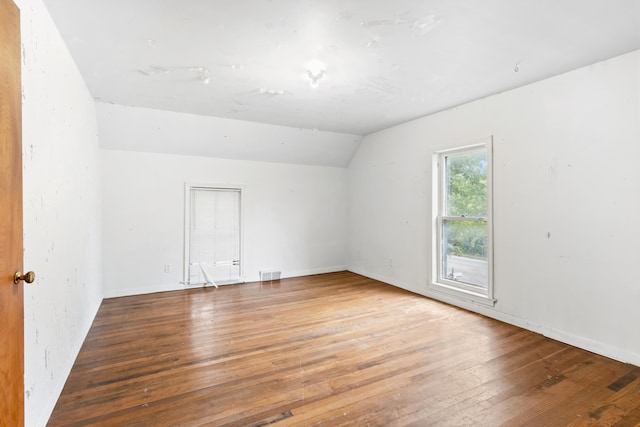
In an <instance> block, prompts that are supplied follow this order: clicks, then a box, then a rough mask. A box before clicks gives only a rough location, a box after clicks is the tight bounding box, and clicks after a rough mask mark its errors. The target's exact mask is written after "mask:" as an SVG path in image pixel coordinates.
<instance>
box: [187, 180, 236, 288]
mask: <svg viewBox="0 0 640 427" xmlns="http://www.w3.org/2000/svg"><path fill="white" fill-rule="evenodd" d="M189 191H190V194H189V195H190V197H189V198H190V206H189V208H190V209H189V211H190V212H189V228H188V233H189V237H188V242H189V243H188V252H189V263H188V284H190V285H197V284H215V285H220V284H228V283H237V282H240V278H241V269H240V268H241V265H240V254H241V251H240V249H241V248H240V206H241V204H240V202H241V200H240V198H241V191H240V189H227V188H206V187H191V189H190V190H189Z"/></svg>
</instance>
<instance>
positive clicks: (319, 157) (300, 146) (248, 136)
mask: <svg viewBox="0 0 640 427" xmlns="http://www.w3.org/2000/svg"><path fill="white" fill-rule="evenodd" d="M96 110H97V113H98V125H99V129H100V147H102V148H106V149H109V150H125V151H141V152H149V153H166V154H183V155H190V156H205V157H217V158H223V159H238V160H254V161H263V162H280V163H292V164H302V165H314V166H335V167H343V168H346V167H347V166H349V162H350V161H351V158H352V157H353V154H354V153H355V151H356V149H357V148H358V145H359V144H360V141H362V136H360V135H352V134H346V133H338V132H326V131H320V130H316V129H300V128H292V127H287V126H276V125H271V124H266V123H254V122H247V121H243V120H232V119H223V118H220V117H208V116H198V115H195V114H187V113H177V112H171V111H163V110H155V109H151V108H140V107H127V106H124V105H114V104H107V103H104V102H97V103H96ZM177 142H179V143H177Z"/></svg>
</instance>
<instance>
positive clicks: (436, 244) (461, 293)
mask: <svg viewBox="0 0 640 427" xmlns="http://www.w3.org/2000/svg"><path fill="white" fill-rule="evenodd" d="M478 149H485V150H486V152H487V204H488V206H487V216H486V221H487V269H488V276H489V277H488V283H487V289H486V290H485V289H480V288H479V287H476V286H473V285H469V284H464V283H461V282H456V281H454V280H447V279H446V278H442V277H441V269H442V262H441V259H442V244H441V242H442V222H443V219H452V218H451V217H446V216H444V215H441V213H442V212H443V211H444V197H445V193H446V189H445V185H446V182H445V170H444V167H443V163H444V162H442V159H443V158H444V157H445V156H449V155H455V154H460V153H464V152H468V151H473V150H478ZM432 170H433V181H432V204H431V206H432V216H431V218H432V238H431V245H432V248H431V253H432V256H431V278H430V280H429V288H430V289H431V290H433V291H435V292H439V293H443V294H446V295H447V296H451V297H454V298H458V299H463V300H465V301H472V302H477V303H480V304H484V305H490V306H493V305H495V303H496V300H495V299H494V293H493V138H492V137H491V136H489V137H486V138H482V139H479V140H477V141H473V142H472V143H470V144H469V145H465V146H463V147H456V148H453V149H446V150H440V151H436V152H434V153H433V166H432ZM455 219H462V218H457V217H456V218H455ZM474 220H477V219H474Z"/></svg>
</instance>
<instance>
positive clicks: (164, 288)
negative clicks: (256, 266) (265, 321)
mask: <svg viewBox="0 0 640 427" xmlns="http://www.w3.org/2000/svg"><path fill="white" fill-rule="evenodd" d="M345 270H347V266H346V265H338V266H333V267H321V268H312V269H307V270H294V271H283V272H282V275H281V276H280V277H281V278H282V279H286V278H290V277H302V276H311V275H314V274H325V273H335V272H338V271H345ZM244 281H245V282H259V281H260V275H259V274H253V275H250V276H247V277H245V279H244ZM193 288H197V286H185V285H184V284H182V283H176V284H165V285H155V286H138V287H131V288H124V289H105V290H104V297H105V298H118V297H128V296H132V295H144V294H154V293H156V292H169V291H180V290H184V289H193Z"/></svg>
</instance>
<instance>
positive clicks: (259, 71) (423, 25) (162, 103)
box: [45, 0, 640, 135]
mask: <svg viewBox="0 0 640 427" xmlns="http://www.w3.org/2000/svg"><path fill="white" fill-rule="evenodd" d="M45 3H46V5H47V7H48V9H49V10H50V13H51V15H52V17H53V19H54V21H55V22H56V24H57V26H58V28H59V29H60V32H61V33H62V35H63V37H64V39H65V41H66V43H67V44H68V46H69V49H70V51H71V53H72V55H73V57H74V58H75V60H76V62H77V64H78V66H79V68H80V70H81V73H82V74H83V76H84V78H85V79H86V81H87V84H88V87H89V89H90V91H91V93H92V94H93V96H94V97H95V98H96V100H98V101H102V102H105V103H114V104H121V105H125V106H137V107H146V108H151V109H159V110H168V111H175V112H181V113H191V114H197V115H205V116H213V117H217V118H226V119H235V120H244V121H252V122H259V123H267V124H275V125H281V126H289V127H294V128H303V129H313V130H320V131H330V132H338V133H345V134H352V135H366V134H369V133H372V132H375V131H378V130H381V129H384V128H387V127H390V126H393V125H396V124H399V123H403V122H406V121H409V120H411V119H414V118H417V117H421V116H424V115H428V114H431V113H434V112H437V111H441V110H444V109H447V108H450V107H453V106H456V105H460V104H462V103H465V102H468V101H471V100H474V99H478V98H481V97H484V96H487V95H490V94H495V93H498V92H501V91H504V90H508V89H511V88H515V87H518V86H522V85H525V84H527V83H531V82H534V81H538V80H542V79H544V78H547V77H550V76H554V75H557V74H561V73H563V72H566V71H569V70H572V69H576V68H579V67H582V66H585V65H588V64H592V63H594V62H598V61H600V60H604V59H607V58H610V57H613V56H616V55H619V54H623V53H626V52H630V51H632V50H636V49H639V48H640V0H615V1H612V0H394V1H389V0H322V1H318V0H315V1H311V0H238V1H229V0H209V1H204V0H135V1H131V0H126V1H125V0H45ZM314 80H315V81H314ZM316 85H317V87H312V86H316Z"/></svg>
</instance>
